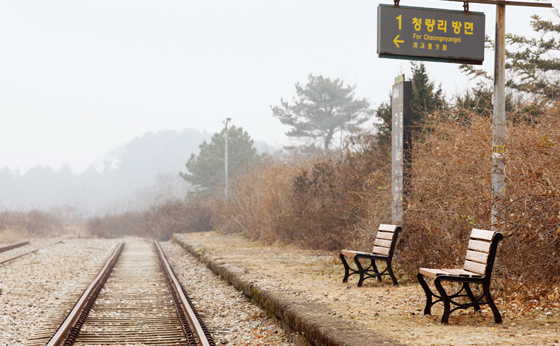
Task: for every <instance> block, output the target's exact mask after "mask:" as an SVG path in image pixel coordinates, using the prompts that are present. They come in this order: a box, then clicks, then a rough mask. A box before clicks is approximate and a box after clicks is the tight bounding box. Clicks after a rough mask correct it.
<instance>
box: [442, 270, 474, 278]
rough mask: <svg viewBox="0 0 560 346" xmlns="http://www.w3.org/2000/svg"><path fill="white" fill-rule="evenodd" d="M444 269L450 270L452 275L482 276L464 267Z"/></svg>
mask: <svg viewBox="0 0 560 346" xmlns="http://www.w3.org/2000/svg"><path fill="white" fill-rule="evenodd" d="M442 270H444V271H446V272H449V273H450V274H452V275H459V276H469V277H474V276H480V274H477V273H473V272H470V271H468V270H464V269H442Z"/></svg>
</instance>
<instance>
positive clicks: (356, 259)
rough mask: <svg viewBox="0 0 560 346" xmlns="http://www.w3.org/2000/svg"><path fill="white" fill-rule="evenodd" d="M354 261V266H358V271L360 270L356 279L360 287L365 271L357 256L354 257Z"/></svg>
mask: <svg viewBox="0 0 560 346" xmlns="http://www.w3.org/2000/svg"><path fill="white" fill-rule="evenodd" d="M354 263H356V267H358V271H359V272H360V280H359V281H358V287H362V284H363V283H364V276H365V271H364V268H363V267H362V264H361V263H360V260H359V259H358V258H356V257H354Z"/></svg>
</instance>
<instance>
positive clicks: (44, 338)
mask: <svg viewBox="0 0 560 346" xmlns="http://www.w3.org/2000/svg"><path fill="white" fill-rule="evenodd" d="M51 329H52V328H51ZM55 329H56V331H54V332H52V331H51V332H50V333H46V332H45V333H43V334H41V335H37V336H34V337H32V338H30V339H29V343H28V345H37V346H39V345H47V346H57V345H65V346H67V345H186V346H191V345H198V346H200V345H204V346H206V345H207V346H214V345H215V343H214V341H213V339H212V337H211V335H210V334H209V332H208V330H207V329H206V327H205V326H204V323H203V322H201V321H200V319H199V317H198V314H197V312H196V310H195V309H194V308H193V307H192V304H191V303H190V301H189V299H188V297H187V295H186V293H185V292H184V290H183V289H182V288H181V285H180V284H179V281H178V280H177V279H176V277H175V275H174V273H173V270H172V268H171V266H170V265H169V263H168V262H167V259H166V258H165V254H164V253H163V251H162V250H161V248H160V247H159V244H157V242H156V243H154V244H149V243H148V242H132V243H130V244H126V246H125V245H124V244H123V243H121V244H119V246H118V247H117V249H116V250H115V251H114V253H113V254H112V256H111V258H110V259H109V260H108V261H107V263H106V264H105V266H104V267H103V268H102V269H101V271H100V272H99V274H98V275H97V276H96V278H95V279H94V280H93V281H92V283H91V284H90V286H89V287H88V288H87V289H86V290H85V291H84V293H83V294H82V295H81V296H80V298H79V299H78V301H77V302H76V304H75V305H74V308H72V310H70V312H69V313H68V314H67V315H66V318H65V319H64V321H62V323H60V325H59V326H58V327H56V328H55Z"/></svg>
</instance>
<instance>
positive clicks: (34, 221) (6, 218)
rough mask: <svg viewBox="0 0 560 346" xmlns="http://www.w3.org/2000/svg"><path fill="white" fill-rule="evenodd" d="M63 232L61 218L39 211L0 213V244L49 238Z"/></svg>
mask: <svg viewBox="0 0 560 346" xmlns="http://www.w3.org/2000/svg"><path fill="white" fill-rule="evenodd" d="M63 231H64V223H63V221H62V218H60V217H57V216H56V215H53V214H49V213H45V212H42V211H39V210H32V211H30V212H14V211H4V212H2V213H0V242H13V241H19V240H24V239H29V238H33V237H49V236H56V235H59V234H60V233H61V232H63Z"/></svg>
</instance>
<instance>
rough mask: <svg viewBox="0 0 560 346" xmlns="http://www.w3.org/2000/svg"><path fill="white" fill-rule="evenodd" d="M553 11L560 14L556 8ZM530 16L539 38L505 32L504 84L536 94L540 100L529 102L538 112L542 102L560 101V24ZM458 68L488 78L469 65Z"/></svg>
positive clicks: (542, 104)
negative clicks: (559, 36)
mask: <svg viewBox="0 0 560 346" xmlns="http://www.w3.org/2000/svg"><path fill="white" fill-rule="evenodd" d="M553 12H554V13H555V15H556V17H560V13H559V12H558V10H556V9H555V10H554V11H553ZM531 18H532V21H531V26H532V28H533V30H534V31H535V32H536V33H538V34H539V38H527V37H524V36H520V35H512V34H506V65H505V66H506V69H507V70H508V71H509V72H510V73H507V74H506V78H507V79H506V86H507V87H508V88H510V89H511V90H514V91H518V92H520V93H522V94H527V93H528V94H531V95H535V96H540V100H537V101H535V100H533V101H532V103H531V104H530V105H529V107H531V109H529V111H530V113H534V114H539V113H542V112H541V111H540V110H542V109H543V108H544V107H545V103H547V102H550V101H555V102H556V101H558V100H560V78H559V72H560V59H559V58H558V57H557V56H558V53H559V52H560V40H559V38H558V35H559V34H560V24H556V23H554V22H553V21H552V20H544V19H542V18H541V17H539V16H537V15H533V16H531ZM487 42H488V47H489V48H493V47H494V42H493V41H491V40H489V39H488V38H487ZM461 69H462V70H463V72H465V73H466V74H467V75H470V76H471V77H473V78H477V77H481V78H483V79H485V80H487V81H492V76H491V75H490V74H489V73H487V72H486V71H483V70H479V69H476V68H474V67H473V66H471V65H462V66H461ZM535 102H536V103H535ZM537 110H538V111H537Z"/></svg>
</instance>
